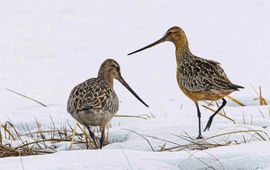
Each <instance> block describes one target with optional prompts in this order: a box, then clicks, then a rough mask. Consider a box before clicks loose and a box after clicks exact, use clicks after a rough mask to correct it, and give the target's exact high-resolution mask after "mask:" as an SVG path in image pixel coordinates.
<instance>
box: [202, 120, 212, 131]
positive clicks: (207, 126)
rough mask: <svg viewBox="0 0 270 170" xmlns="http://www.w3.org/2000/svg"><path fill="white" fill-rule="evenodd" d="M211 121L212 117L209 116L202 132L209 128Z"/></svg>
mask: <svg viewBox="0 0 270 170" xmlns="http://www.w3.org/2000/svg"><path fill="white" fill-rule="evenodd" d="M212 121H213V118H212V117H210V118H209V120H208V122H207V125H206V126H205V128H204V130H203V131H204V132H205V131H206V130H209V129H210V126H211V124H212Z"/></svg>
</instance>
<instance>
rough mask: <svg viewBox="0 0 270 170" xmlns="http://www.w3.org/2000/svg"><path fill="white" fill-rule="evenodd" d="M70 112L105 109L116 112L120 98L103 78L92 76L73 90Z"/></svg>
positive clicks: (69, 105)
mask: <svg viewBox="0 0 270 170" xmlns="http://www.w3.org/2000/svg"><path fill="white" fill-rule="evenodd" d="M67 110H68V112H70V113H73V112H77V111H81V110H84V111H87V110H88V111H91V110H95V111H98V110H103V111H109V112H111V113H116V112H117V110H118V98H117V95H116V94H115V92H114V91H113V89H112V88H111V87H110V86H109V84H108V83H106V82H105V81H104V80H102V79H98V78H92V79H89V80H87V81H85V82H83V83H81V84H79V85H77V86H76V87H74V88H73V90H72V91H71V94H70V97H69V100H68V108H67Z"/></svg>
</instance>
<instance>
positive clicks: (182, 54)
mask: <svg viewBox="0 0 270 170" xmlns="http://www.w3.org/2000/svg"><path fill="white" fill-rule="evenodd" d="M175 48H176V50H175V55H176V63H177V65H180V63H181V62H182V61H183V60H184V59H185V58H187V57H190V56H192V53H191V52H190V50H189V46H188V43H185V44H175Z"/></svg>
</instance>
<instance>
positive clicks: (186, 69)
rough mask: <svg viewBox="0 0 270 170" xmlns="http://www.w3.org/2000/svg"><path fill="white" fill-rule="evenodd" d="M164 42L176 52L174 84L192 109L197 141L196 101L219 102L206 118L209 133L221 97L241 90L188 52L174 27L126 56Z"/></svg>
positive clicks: (212, 65) (214, 67) (219, 69)
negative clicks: (191, 103) (211, 113)
mask: <svg viewBox="0 0 270 170" xmlns="http://www.w3.org/2000/svg"><path fill="white" fill-rule="evenodd" d="M165 41H170V42H172V43H173V44H174V45H175V48H176V62H177V75H176V78H177V82H178V86H179V87H180V89H181V90H182V91H183V92H184V94H185V95H186V96H188V97H189V98H190V99H191V100H192V101H193V102H194V103H195V105H196V108H197V116H198V120H199V134H198V137H197V138H198V139H201V138H203V136H202V134H201V112H200V109H199V104H198V102H199V101H202V100H211V101H215V100H219V99H222V104H221V106H220V107H219V108H218V109H217V111H216V112H214V114H213V115H212V116H210V118H209V120H208V122H207V125H206V127H205V129H204V131H206V130H209V128H210V126H211V124H212V121H213V118H214V117H215V115H216V114H217V113H218V112H219V111H220V110H221V109H222V108H223V107H224V106H225V105H226V103H227V102H226V100H225V99H224V97H225V96H227V95H229V94H230V93H232V92H234V91H238V90H239V88H243V87H242V86H239V85H236V84H233V83H232V82H231V81H230V80H229V78H228V77H227V75H226V74H225V72H224V70H223V69H222V67H221V66H220V63H218V62H216V61H212V60H207V59H203V58H200V57H198V56H195V55H193V54H192V52H191V51H190V49H189V43H188V40H187V37H186V34H185V32H184V31H183V29H181V28H180V27H178V26H174V27H172V28H170V29H169V30H168V31H167V32H166V33H165V35H164V36H163V37H162V38H160V39H159V40H157V41H155V42H154V43H152V44H150V45H147V46H146V47H143V48H141V49H139V50H136V51H134V52H132V53H129V54H128V55H131V54H134V53H137V52H139V51H142V50H145V49H147V48H150V47H152V46H155V45H157V44H160V43H162V42H165Z"/></svg>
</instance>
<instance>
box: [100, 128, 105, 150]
mask: <svg viewBox="0 0 270 170" xmlns="http://www.w3.org/2000/svg"><path fill="white" fill-rule="evenodd" d="M104 132H105V128H102V129H101V137H100V139H99V144H100V149H102V146H103V142H104Z"/></svg>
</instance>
